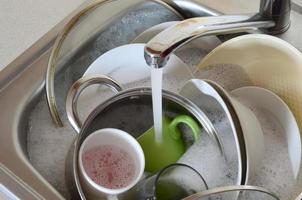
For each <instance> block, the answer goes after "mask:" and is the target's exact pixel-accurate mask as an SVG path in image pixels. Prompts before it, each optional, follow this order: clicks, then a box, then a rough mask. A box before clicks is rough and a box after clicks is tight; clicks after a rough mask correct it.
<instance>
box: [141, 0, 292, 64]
mask: <svg viewBox="0 0 302 200" xmlns="http://www.w3.org/2000/svg"><path fill="white" fill-rule="evenodd" d="M290 10H291V0H261V2H260V9H259V12H258V13H255V14H251V15H221V16H211V17H194V18H189V19H186V20H184V21H181V22H179V23H178V24H176V25H174V26H172V27H169V28H168V29H166V30H164V31H163V32H161V33H159V34H158V35H156V36H155V37H154V38H153V39H151V40H150V41H149V42H148V43H147V44H146V46H145V52H144V55H145V60H146V62H147V64H148V65H149V66H151V67H153V68H162V67H164V66H165V64H166V63H167V61H168V59H169V55H170V54H171V53H172V52H174V51H175V50H177V49H178V48H179V47H181V46H183V45H184V44H186V43H188V42H189V41H191V40H193V39H195V38H198V37H202V36H208V35H219V34H229V33H239V32H248V31H253V30H257V29H260V30H261V31H263V32H265V33H268V34H273V35H275V34H280V33H283V32H285V31H286V30H287V29H288V28H289V26H290Z"/></svg>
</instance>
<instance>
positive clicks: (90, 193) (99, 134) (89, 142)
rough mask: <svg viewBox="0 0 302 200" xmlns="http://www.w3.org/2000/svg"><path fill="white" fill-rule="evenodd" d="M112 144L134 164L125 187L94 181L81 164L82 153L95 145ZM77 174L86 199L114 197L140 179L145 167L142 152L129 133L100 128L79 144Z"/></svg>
mask: <svg viewBox="0 0 302 200" xmlns="http://www.w3.org/2000/svg"><path fill="white" fill-rule="evenodd" d="M102 145H113V146H116V147H118V148H119V149H122V150H123V151H125V152H126V153H128V155H130V157H131V158H132V160H133V162H134V166H135V172H134V177H133V178H132V180H131V182H130V183H129V184H128V185H126V186H125V187H121V188H117V189H110V188H106V187H104V186H101V185H99V184H97V183H95V182H94V181H93V180H92V179H91V178H90V177H89V176H88V174H87V173H86V171H85V168H84V165H83V154H84V153H85V152H86V151H88V150H90V149H92V148H94V147H97V146H102ZM78 156H79V162H78V165H79V174H80V179H81V180H82V181H81V184H82V187H83V189H84V193H85V196H86V197H87V199H115V198H116V197H117V196H118V195H120V194H122V193H124V192H126V191H128V190H129V189H130V188H132V187H133V186H135V185H136V183H137V182H138V181H139V180H140V179H141V177H142V175H143V173H144V169H145V157H144V152H143V150H142V148H141V146H140V145H139V143H138V142H137V141H136V139H135V138H133V137H132V136H131V135H130V134H128V133H126V132H124V131H122V130H119V129H114V128H105V129H100V130H97V131H95V132H93V133H92V134H90V135H89V136H88V137H87V138H86V139H85V140H84V141H83V143H82V144H81V147H80V151H79V155H78Z"/></svg>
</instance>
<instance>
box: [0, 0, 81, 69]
mask: <svg viewBox="0 0 302 200" xmlns="http://www.w3.org/2000/svg"><path fill="white" fill-rule="evenodd" d="M84 1H85V0H50V1H48V0H1V1H0V70H1V69H2V68H3V67H4V66H6V65H8V64H9V63H10V62H12V61H13V60H14V59H15V58H16V57H18V56H19V55H20V54H21V53H23V52H24V51H25V50H26V49H27V48H29V47H30V46H31V45H32V44H34V43H35V42H36V41H37V40H38V39H39V38H41V37H42V36H43V35H44V34H45V33H47V32H48V31H49V30H50V29H51V28H53V27H54V26H55V25H56V24H57V23H59V22H60V21H61V20H62V19H63V18H65V17H66V16H67V15H68V14H70V13H71V12H72V11H73V10H75V9H76V8H77V7H79V6H80V5H81V4H82V3H83V2H84ZM63 2H64V3H63Z"/></svg>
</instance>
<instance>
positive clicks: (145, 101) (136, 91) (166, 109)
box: [66, 75, 223, 199]
mask: <svg viewBox="0 0 302 200" xmlns="http://www.w3.org/2000/svg"><path fill="white" fill-rule="evenodd" d="M92 84H101V85H106V86H108V87H109V88H110V89H111V90H113V91H114V92H116V95H114V96H112V97H111V98H109V99H107V100H105V101H104V102H103V103H101V104H100V105H99V106H97V107H96V108H95V109H94V110H93V111H92V112H91V113H90V114H89V116H88V117H87V118H86V120H85V121H84V123H83V125H82V123H81V120H80V119H79V117H78V111H77V100H78V97H79V96H80V94H81V92H82V91H83V90H84V89H85V88H87V87H88V86H90V85H92ZM162 94H163V98H162V99H163V113H164V115H166V116H168V117H170V118H175V117H176V116H178V115H187V116H190V117H191V118H193V119H194V120H195V121H196V122H197V123H198V124H199V125H200V127H202V128H203V129H204V131H205V132H206V133H207V134H208V135H209V137H210V138H211V139H212V140H211V141H212V142H213V144H214V145H215V146H217V148H218V149H219V150H220V152H223V147H222V145H221V143H220V141H219V138H218V136H217V132H216V130H215V128H214V127H213V124H212V123H211V122H210V120H209V119H208V117H207V116H206V115H205V114H204V112H203V111H202V110H200V109H199V107H197V106H196V105H195V104H193V103H192V102H191V101H190V100H188V99H186V98H184V97H182V96H180V95H178V94H175V93H172V92H169V91H165V90H163V93H162ZM66 111H67V116H68V119H69V121H70V123H71V125H72V127H73V128H74V129H75V130H76V132H77V133H79V134H78V136H77V137H76V139H75V141H74V143H73V145H72V146H71V148H70V153H69V156H68V158H67V160H66V178H67V179H66V180H67V184H70V188H72V191H71V194H77V197H79V196H80V197H81V198H82V199H86V198H85V195H86V194H85V191H84V190H83V184H84V183H83V182H82V181H81V180H80V178H79V173H78V172H79V168H78V165H77V163H78V153H79V149H80V146H81V144H82V143H83V141H84V140H85V138H86V137H87V136H88V135H90V134H91V133H93V132H95V131H96V130H99V129H103V128H109V127H110V128H117V129H121V130H123V131H125V132H127V133H131V135H132V136H133V137H135V138H138V137H139V136H140V135H141V134H142V133H145V132H146V131H147V130H149V128H150V127H152V125H153V113H152V92H151V88H133V89H128V90H125V91H122V87H121V86H120V85H119V84H118V83H117V82H116V81H115V80H113V79H111V78H110V77H107V76H103V75H90V76H85V77H82V78H81V79H79V80H78V81H76V82H75V83H74V84H73V85H72V87H71V88H70V90H69V93H68V96H67V100H66ZM221 156H223V154H221ZM74 198H76V197H74Z"/></svg>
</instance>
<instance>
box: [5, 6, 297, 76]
mask: <svg viewBox="0 0 302 200" xmlns="http://www.w3.org/2000/svg"><path fill="white" fill-rule="evenodd" d="M199 1H201V2H203V3H205V4H206V5H208V6H209V7H213V8H216V9H217V10H220V11H222V12H224V13H228V14H231V13H233V14H235V13H240V12H252V11H255V10H257V9H258V5H259V0H254V1H248V0H199ZM63 2H64V3H63ZM88 2H90V0H51V1H47V0H23V1H20V0H2V1H0V71H1V69H3V68H4V67H5V66H7V65H8V64H9V63H11V62H12V61H13V60H15V59H16V58H17V57H18V56H19V55H21V54H22V53H23V52H24V51H26V50H27V49H28V48H29V47H30V46H32V45H33V44H34V43H35V42H37V41H38V40H39V39H40V38H41V37H42V36H43V35H45V34H46V33H47V32H48V31H49V30H50V29H52V28H53V27H54V26H55V25H56V24H58V23H59V22H60V21H62V20H63V19H64V18H66V17H67V16H68V15H69V14H70V13H72V12H73V11H74V10H76V9H77V8H79V7H80V5H83V4H85V3H88ZM293 2H294V3H295V4H294V5H293V8H295V9H297V10H299V9H300V10H301V12H302V9H301V7H297V6H296V4H300V5H302V0H294V1H293ZM238 4H240V6H239V7H240V8H242V9H243V11H242V10H234V9H233V8H234V7H236V6H237V7H238ZM71 15H72V14H71ZM71 15H70V16H71Z"/></svg>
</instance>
